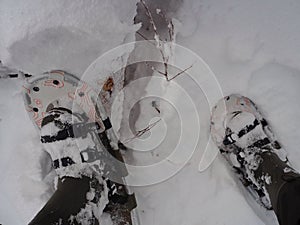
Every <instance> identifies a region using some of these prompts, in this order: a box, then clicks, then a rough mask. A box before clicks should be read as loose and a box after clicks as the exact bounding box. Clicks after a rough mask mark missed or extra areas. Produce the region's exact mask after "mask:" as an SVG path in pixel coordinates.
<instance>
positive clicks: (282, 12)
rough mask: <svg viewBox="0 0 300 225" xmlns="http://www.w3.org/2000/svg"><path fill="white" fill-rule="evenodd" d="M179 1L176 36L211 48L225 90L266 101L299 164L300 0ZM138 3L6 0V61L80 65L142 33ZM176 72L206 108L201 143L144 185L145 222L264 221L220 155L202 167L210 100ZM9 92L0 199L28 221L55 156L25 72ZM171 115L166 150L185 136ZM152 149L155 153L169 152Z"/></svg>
mask: <svg viewBox="0 0 300 225" xmlns="http://www.w3.org/2000/svg"><path fill="white" fill-rule="evenodd" d="M173 3H174V4H178V5H179V6H178V11H177V12H175V13H174V12H172V16H173V17H174V18H176V19H177V20H178V24H177V23H176V25H177V36H176V42H177V43H178V44H180V45H182V46H184V47H187V48H189V49H191V50H192V51H193V52H195V53H196V54H198V55H199V56H200V57H202V59H203V60H204V61H205V62H206V63H207V64H208V65H209V67H210V68H211V69H212V71H213V72H214V74H215V76H216V78H217V80H218V82H219V84H220V86H221V88H222V91H223V93H224V94H225V95H228V94H231V93H240V94H243V95H245V96H248V97H250V98H251V99H253V100H254V102H256V103H257V105H258V106H259V108H260V109H261V111H262V112H263V114H264V116H265V117H266V118H267V120H268V121H269V123H270V124H271V126H272V128H273V130H274V133H275V134H276V136H277V137H278V139H279V142H280V143H281V144H282V145H283V147H284V148H285V149H286V150H287V152H288V157H289V159H290V161H291V164H292V165H293V166H294V167H295V168H296V169H298V170H300V151H299V150H298V146H300V139H299V135H300V132H299V127H300V120H299V119H297V118H298V117H299V113H300V105H299V104H298V102H299V97H300V91H299V84H300V64H299V60H298V59H299V58H300V42H299V40H300V31H299V29H298V27H299V21H300V18H299V17H300V15H299V10H300V3H299V2H298V1H296V0H286V1H280V0H265V1H259V0H254V1H247V0H232V1H226V2H225V1H218V0H203V1H199V0H183V1H182V3H181V4H179V3H178V2H177V3H176V1H173ZM175 8H176V7H175ZM159 9H161V7H159ZM135 10H136V8H135V1H133V0H132V1H126V2H125V1H121V0H113V1H112V0H101V1H93V0H88V1H81V0H75V1H74V0H73V1H71V0H63V1H59V0H54V1H51V2H45V1H42V0H30V1H26V2H25V1H21V0H16V1H9V0H3V1H1V2H0V34H1V39H0V59H1V60H2V62H3V64H4V65H9V66H11V67H13V68H16V69H20V70H23V71H24V72H29V73H41V72H44V71H47V70H51V69H57V68H58V69H64V70H67V71H69V72H71V73H75V74H77V75H81V74H82V73H83V72H84V71H85V70H86V68H87V67H88V66H89V65H90V64H91V63H92V62H93V61H94V60H95V59H96V58H97V57H98V56H100V55H101V54H103V53H105V52H106V51H107V50H110V49H112V48H114V47H116V46H118V45H120V44H122V43H127V42H129V41H130V40H133V35H134V32H135V31H136V29H137V28H138V27H137V26H136V25H132V20H133V18H134V16H135ZM161 12H163V10H162V11H161ZM161 12H160V13H161ZM188 66H189V65H188ZM175 80H176V82H178V84H180V85H182V87H183V88H184V89H185V90H188V94H189V95H190V96H191V98H192V99H193V101H194V103H195V105H196V108H197V110H198V111H199V114H200V115H199V118H200V122H201V132H200V144H199V145H198V147H197V149H196V151H195V153H194V154H193V156H192V158H191V159H190V160H189V161H188V162H187V163H186V165H185V166H184V168H183V169H181V170H180V171H179V172H178V173H177V174H176V175H175V176H172V177H171V178H169V179H168V180H166V181H164V182H161V183H157V184H153V185H149V186H143V187H137V188H135V191H136V196H137V200H138V211H139V213H140V220H141V222H142V224H164V225H168V224H188V225H190V224H207V225H215V224H232V225H235V224H237V225H238V224H244V225H252V224H257V225H260V224H261V225H262V224H264V222H263V221H262V220H261V219H260V218H259V217H258V216H257V215H256V214H255V213H254V211H253V210H252V208H251V207H250V206H249V204H248V203H247V201H246V200H245V198H244V195H243V194H242V192H241V191H240V189H239V187H238V185H237V183H236V180H235V179H234V177H233V174H232V173H231V172H230V170H229V169H228V167H227V166H226V162H224V160H223V158H222V157H221V156H219V155H218V156H217V158H216V159H215V160H214V162H213V163H212V165H211V166H210V167H209V168H208V169H207V170H205V171H204V172H199V170H198V168H199V162H200V160H201V157H202V156H203V149H204V148H205V143H203V141H205V140H207V137H208V122H209V121H208V119H209V104H208V103H207V101H206V98H205V93H204V91H203V90H201V88H199V87H198V86H197V85H195V83H193V82H189V81H187V80H188V79H185V78H183V77H178V79H177V78H176V79H175ZM148 87H149V86H148ZM175 96H176V98H178V99H179V102H180V101H182V100H181V99H180V98H179V97H180V96H179V97H178V96H177V95H175ZM0 99H1V101H0V134H1V135H0V144H1V157H0V169H1V171H2V173H1V175H0V180H1V187H0V190H1V192H0V201H1V203H2V202H5V204H1V205H0V223H1V224H16V225H19V224H26V223H28V221H30V219H31V218H32V217H33V216H34V215H35V214H36V212H38V210H39V209H40V208H41V207H42V206H43V204H44V203H45V202H46V201H47V199H48V198H49V197H50V196H51V193H52V192H53V174H51V173H50V174H48V173H49V165H48V164H47V162H48V161H49V160H47V159H48V158H47V157H48V156H47V155H46V154H45V153H43V151H41V149H42V147H41V145H40V143H39V137H38V135H37V133H36V131H35V129H34V127H33V125H32V123H31V121H30V120H29V118H28V116H27V114H26V112H25V110H24V107H23V102H22V96H21V81H16V80H0ZM151 101H152V100H150V101H149V102H151ZM174 101H176V99H175V100H174ZM215 103H216V102H211V104H215ZM160 107H162V109H163V108H164V107H167V106H164V105H163V104H160ZM153 110H154V109H153ZM167 112H168V113H170V112H171V113H172V110H168V111H167ZM151 113H152V112H151ZM151 115H155V114H154V113H153V114H151ZM186 115H187V116H188V115H189V114H186ZM143 119H144V121H145V122H144V125H145V124H148V123H149V121H150V123H151V121H152V122H154V121H156V120H151V119H149V115H147V114H145V113H144V114H142V117H140V118H139V121H143ZM166 121H167V122H166V123H165V124H163V126H165V125H166V124H167V125H168V124H169V125H172V126H171V128H170V129H173V132H171V133H169V135H170V137H169V138H170V139H168V143H166V144H165V145H164V149H159V152H161V154H162V158H163V157H164V154H165V155H168V154H169V153H170V152H171V151H172V149H171V148H173V147H174V146H172V140H173V141H174V143H175V142H176V141H177V138H178V136H177V135H178V133H176V132H175V131H174V128H176V126H177V125H178V124H176V123H174V117H173V115H172V114H171V115H168V120H166ZM189 122H190V123H191V124H192V125H191V126H190V130H189V132H193V131H195V128H193V121H189ZM195 124H196V123H195ZM138 125H140V127H142V128H143V127H145V126H143V124H142V123H140V124H138ZM163 126H162V125H160V126H157V127H154V129H156V128H161V129H163V128H164V127H163ZM172 135H174V136H172ZM172 137H174V138H172ZM211 148H213V146H212V147H211ZM183 150H184V149H183ZM150 156H151V154H149V155H148V156H147V158H146V159H145V161H146V162H149V161H150V162H156V160H158V161H159V160H160V159H161V158H159V157H158V158H157V157H156V156H155V154H154V155H153V156H152V158H151V157H150ZM135 163H136V164H139V162H135ZM140 163H144V161H142V162H140ZM45 165H47V166H45ZM47 174H48V175H47ZM107 220H108V221H109V218H108V219H107ZM108 223H109V222H108Z"/></svg>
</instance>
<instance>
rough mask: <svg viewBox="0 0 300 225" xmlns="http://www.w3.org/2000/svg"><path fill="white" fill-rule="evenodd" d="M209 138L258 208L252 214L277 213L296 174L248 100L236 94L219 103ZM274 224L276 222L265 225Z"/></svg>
mask: <svg viewBox="0 0 300 225" xmlns="http://www.w3.org/2000/svg"><path fill="white" fill-rule="evenodd" d="M211 135H212V139H213V140H214V142H215V143H216V145H217V146H218V148H219V149H220V152H221V154H222V155H223V156H225V158H226V159H227V161H228V162H229V165H230V166H231V167H232V168H233V170H234V171H235V172H236V174H237V175H238V178H239V179H240V181H241V183H242V185H243V187H245V189H246V190H247V194H246V195H248V196H249V195H250V196H252V199H254V200H255V201H256V202H257V203H258V204H259V205H260V206H258V208H259V209H258V210H255V211H256V212H259V211H260V212H261V207H263V208H264V209H265V211H271V210H272V209H274V210H275V212H276V211H277V199H278V195H279V192H280V190H281V188H282V187H283V186H284V184H286V183H287V182H289V180H292V179H295V178H297V177H299V174H298V173H297V172H296V171H294V170H293V169H292V167H291V166H290V165H289V162H288V159H287V157H286V153H285V151H284V150H283V148H282V147H281V145H280V144H279V142H278V141H277V140H276V138H275V136H274V134H273V133H272V131H271V129H270V126H269V124H268V122H267V121H266V119H265V118H263V116H262V114H261V113H260V112H259V110H258V108H257V106H256V105H255V104H254V103H253V102H252V101H251V100H250V99H249V98H246V97H243V96H240V95H235V94H233V95H230V96H227V97H225V98H224V99H222V100H220V101H219V102H218V104H217V105H216V106H215V107H214V108H213V110H212V118H211ZM247 200H249V198H248V199H247ZM251 206H254V204H253V203H251ZM254 207H255V206H254ZM272 212H273V211H272ZM267 213H268V212H267ZM258 214H260V215H259V216H260V217H261V218H262V219H263V220H265V221H266V220H268V219H266V217H265V216H264V215H261V213H258ZM271 214H272V216H273V217H274V216H275V215H274V212H273V213H271ZM265 215H266V214H265ZM266 216H268V215H266ZM270 220H272V219H270ZM270 220H269V221H270ZM275 223H277V221H276V218H275V222H274V221H272V222H271V223H270V222H269V223H268V224H275Z"/></svg>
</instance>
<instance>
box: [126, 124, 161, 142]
mask: <svg viewBox="0 0 300 225" xmlns="http://www.w3.org/2000/svg"><path fill="white" fill-rule="evenodd" d="M160 121H161V119H159V120H157V121H155V122H154V123H151V124H149V125H148V126H147V127H145V128H144V129H142V130H139V131H137V132H136V134H135V135H134V136H133V137H132V138H128V139H126V140H124V141H123V142H122V143H124V144H126V143H128V142H130V141H132V140H134V139H135V138H137V137H141V136H142V135H143V134H145V133H146V132H147V131H150V130H151V129H152V128H153V127H155V126H156V124H157V123H158V122H160Z"/></svg>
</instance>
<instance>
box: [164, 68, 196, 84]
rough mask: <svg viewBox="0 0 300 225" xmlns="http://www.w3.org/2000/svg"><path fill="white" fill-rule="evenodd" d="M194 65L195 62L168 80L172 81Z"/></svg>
mask: <svg viewBox="0 0 300 225" xmlns="http://www.w3.org/2000/svg"><path fill="white" fill-rule="evenodd" d="M192 67H193V64H192V65H190V66H189V67H188V68H186V69H184V70H182V71H180V72H179V73H177V74H176V75H175V76H174V77H172V78H170V79H168V81H171V80H173V79H175V78H176V77H178V76H180V75H181V74H183V73H184V72H186V71H187V70H188V69H190V68H192Z"/></svg>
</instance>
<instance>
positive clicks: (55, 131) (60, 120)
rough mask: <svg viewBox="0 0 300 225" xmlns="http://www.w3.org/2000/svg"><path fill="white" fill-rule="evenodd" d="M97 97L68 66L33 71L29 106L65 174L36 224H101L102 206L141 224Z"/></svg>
mask: <svg viewBox="0 0 300 225" xmlns="http://www.w3.org/2000/svg"><path fill="white" fill-rule="evenodd" d="M97 99H99V98H98V96H97V93H96V92H95V91H94V90H93V88H91V87H90V86H89V85H88V84H87V83H85V82H83V81H80V80H79V79H78V78H77V77H75V76H73V75H71V74H68V73H66V72H64V71H51V72H48V73H45V74H43V75H40V76H35V77H32V78H30V79H28V80H27V83H26V84H25V85H24V100H25V106H26V109H27V111H28V112H29V115H30V118H31V119H32V120H33V122H34V124H35V126H36V128H37V129H38V131H39V132H40V134H41V142H42V143H43V146H44V148H45V150H46V151H47V152H48V153H49V154H50V156H51V158H52V160H53V167H54V169H55V171H56V172H57V175H58V177H59V180H60V182H59V183H60V185H58V187H57V191H56V192H55V194H54V195H53V196H52V198H51V199H50V200H49V202H48V203H47V204H46V206H45V207H44V208H43V209H42V211H41V212H40V213H39V214H38V215H37V216H36V218H35V219H33V221H32V222H31V223H30V224H43V225H45V224H100V221H101V214H102V212H105V213H107V214H109V215H110V218H111V220H112V222H113V224H118V225H119V224H120V225H125V224H138V219H137V215H136V213H133V209H134V208H135V207H136V201H135V197H134V195H132V194H129V193H128V190H127V186H126V183H125V182H124V177H125V176H126V175H127V170H126V167H125V165H124V163H123V161H122V160H123V158H122V154H121V153H120V151H119V150H118V149H117V148H116V146H118V144H114V143H116V142H118V141H117V140H116V138H115V136H114V135H113V131H112V129H111V124H110V121H109V118H108V117H107V116H106V113H105V109H104V107H103V105H102V103H101V102H99V101H97ZM112 139H114V140H112ZM113 147H114V148H113ZM73 185H75V186H76V187H73ZM80 187H82V188H80ZM71 193H73V194H74V195H73V194H71ZM75 196H78V199H75ZM83 196H86V197H83ZM61 201H63V202H65V204H61ZM48 217H49V218H52V219H50V220H49V219H47V218H48ZM45 218H46V219H45ZM53 218H54V219H53ZM48 220H49V221H48ZM47 221H48V223H47Z"/></svg>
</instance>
